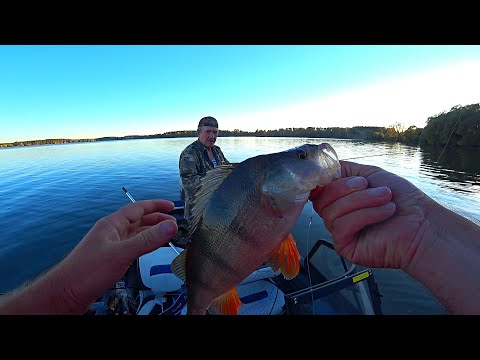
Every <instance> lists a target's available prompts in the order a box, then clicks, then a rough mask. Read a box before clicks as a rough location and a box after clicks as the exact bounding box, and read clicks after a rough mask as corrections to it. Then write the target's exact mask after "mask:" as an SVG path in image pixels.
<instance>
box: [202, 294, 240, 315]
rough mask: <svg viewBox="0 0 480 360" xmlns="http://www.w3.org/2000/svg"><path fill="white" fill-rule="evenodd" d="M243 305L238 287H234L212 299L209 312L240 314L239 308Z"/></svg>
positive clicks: (215, 313)
mask: <svg viewBox="0 0 480 360" xmlns="http://www.w3.org/2000/svg"><path fill="white" fill-rule="evenodd" d="M241 305H242V302H241V301H240V297H239V296H238V291H237V288H233V289H232V290H230V291H229V292H226V293H225V294H223V295H222V296H219V297H218V298H216V299H215V300H213V301H212V303H211V304H210V306H209V307H208V312H209V313H210V314H213V315H238V309H239V308H240V306H241Z"/></svg>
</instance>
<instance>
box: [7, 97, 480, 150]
mask: <svg viewBox="0 0 480 360" xmlns="http://www.w3.org/2000/svg"><path fill="white" fill-rule="evenodd" d="M221 136H222V137H231V136H235V137H241V136H254V137H309V138H336V139H355V140H368V141H384V142H400V143H404V144H408V145H414V146H417V145H431V146H445V145H448V146H461V147H469V146H480V104H479V103H477V104H471V105H466V106H460V105H457V106H454V107H452V108H451V109H450V111H448V112H442V113H439V114H437V115H434V116H431V117H429V118H428V119H427V124H426V126H425V128H418V127H416V126H410V127H409V128H407V129H405V127H404V126H403V125H402V124H401V123H400V122H396V123H395V124H392V125H391V126H389V127H375V126H354V127H351V128H341V127H326V128H324V127H307V128H301V127H291V128H285V129H277V130H258V129H257V130H255V131H243V130H240V129H235V130H233V131H230V130H221ZM178 137H197V131H196V130H181V131H170V132H165V133H163V134H155V135H128V136H122V137H117V136H109V137H101V138H95V139H46V140H32V141H18V142H14V143H4V144H0V148H1V147H15V146H34V145H46V144H65V143H75V142H94V141H110V140H129V139H155V138H178Z"/></svg>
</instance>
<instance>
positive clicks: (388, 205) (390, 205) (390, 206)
mask: <svg viewBox="0 0 480 360" xmlns="http://www.w3.org/2000/svg"><path fill="white" fill-rule="evenodd" d="M396 207H397V205H395V203H394V202H393V201H389V202H388V203H386V204H385V205H383V208H384V209H385V210H393V209H395V208H396Z"/></svg>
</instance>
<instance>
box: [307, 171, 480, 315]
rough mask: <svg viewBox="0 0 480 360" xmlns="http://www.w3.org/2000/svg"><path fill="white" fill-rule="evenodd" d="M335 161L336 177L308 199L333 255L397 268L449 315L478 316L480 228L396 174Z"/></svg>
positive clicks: (479, 312)
mask: <svg viewBox="0 0 480 360" xmlns="http://www.w3.org/2000/svg"><path fill="white" fill-rule="evenodd" d="M340 163H341V166H342V178H341V179H338V180H335V181H333V182H331V183H330V184H328V185H326V186H325V187H323V188H322V189H317V191H315V192H312V195H311V197H310V199H311V200H312V202H313V207H314V209H315V211H316V212H317V213H318V214H319V215H320V216H321V217H322V218H323V220H324V223H325V226H326V227H327V229H328V230H329V231H330V232H331V234H332V237H333V242H334V246H335V249H336V251H337V252H338V253H339V254H340V255H341V256H343V257H345V258H346V259H348V260H350V261H351V262H353V263H355V264H359V265H363V266H366V267H381V268H400V269H402V270H404V271H405V272H407V273H408V274H409V275H410V276H412V277H413V278H415V279H417V280H418V281H420V282H421V283H422V284H423V285H424V286H425V287H427V288H428V289H429V290H430V291H431V292H432V293H433V294H434V295H435V296H436V297H437V298H438V299H439V300H440V302H441V303H442V304H443V305H444V306H445V308H446V309H447V310H448V311H450V312H451V313H455V314H480V302H479V301H478V298H480V279H479V275H478V274H479V273H480V261H479V259H480V245H479V244H480V243H479V241H480V227H479V226H477V225H476V224H475V223H474V222H473V221H470V220H468V219H466V218H465V217H463V216H461V215H459V214H457V213H455V212H453V211H451V210H449V209H447V208H445V207H444V206H442V205H440V204H439V203H438V202H436V201H435V200H433V199H432V198H430V197H429V196H428V195H426V194H425V193H423V192H422V191H421V190H420V189H418V188H417V187H416V186H414V185H413V184H412V183H410V182H409V181H408V180H406V179H404V178H402V177H400V176H397V175H395V174H393V173H390V172H387V171H385V170H383V169H381V168H379V167H375V166H368V165H362V164H357V163H354V162H348V161H340Z"/></svg>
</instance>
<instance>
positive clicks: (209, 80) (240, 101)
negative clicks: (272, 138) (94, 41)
mask: <svg viewBox="0 0 480 360" xmlns="http://www.w3.org/2000/svg"><path fill="white" fill-rule="evenodd" d="M478 84H480V46H476V45H465V46H463V45H462V46H460V45H452V46H443V45H432V46H426V45H412V46H410V45H409V46H407V45H369V46H367V45H338V46H334V45H291V46H287V45H270V46H263V45H252V46H247V45H151V46H141V45H131V46H127V45H115V46H108V45H92V46H88V45H52V46H50V45H49V46H44V45H32V46H26V45H21V46H16V45H15V46H14V45H2V46H0V126H1V127H0V143H3V142H14V141H21V140H35V139H47V138H70V139H78V138H95V137H102V136H125V135H148V134H157V133H163V132H166V131H173V130H193V129H196V126H197V123H198V120H199V119H200V118H201V117H203V116H206V115H211V116H214V117H216V118H217V119H218V121H219V126H220V130H222V129H226V130H234V129H241V130H249V131H252V130H256V129H265V130H267V129H278V128H282V127H283V128H285V127H308V126H316V127H329V126H340V127H350V126H357V125H358V126H390V125H392V124H394V123H395V122H400V123H401V124H403V125H404V126H405V127H408V126H410V125H415V126H418V127H424V126H425V122H426V120H427V118H428V117H429V116H432V115H435V114H438V113H439V112H442V111H448V110H450V108H451V107H453V106H455V105H468V104H472V103H478V102H480V91H479V90H478Z"/></svg>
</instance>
